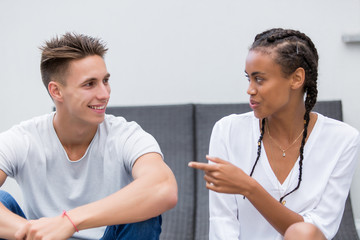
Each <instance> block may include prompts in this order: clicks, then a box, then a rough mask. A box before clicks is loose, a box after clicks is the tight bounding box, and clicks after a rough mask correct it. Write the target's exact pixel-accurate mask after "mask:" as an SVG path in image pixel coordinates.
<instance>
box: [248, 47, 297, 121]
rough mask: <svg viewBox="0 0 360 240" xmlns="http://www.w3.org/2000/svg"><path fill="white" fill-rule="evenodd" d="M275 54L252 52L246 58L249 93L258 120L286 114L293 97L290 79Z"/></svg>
mask: <svg viewBox="0 0 360 240" xmlns="http://www.w3.org/2000/svg"><path fill="white" fill-rule="evenodd" d="M274 57H275V56H274V54H273V53H272V52H270V53H264V52H262V51H256V50H251V51H249V54H248V56H247V58H246V65H245V73H246V77H247V78H248V80H249V87H248V90H247V93H248V94H249V95H250V107H251V108H252V109H253V111H254V114H255V116H256V117H257V118H259V119H262V118H265V117H269V116H271V115H273V114H280V113H282V112H285V111H286V109H287V108H288V107H289V104H288V103H289V101H290V95H291V80H290V77H285V76H284V73H283V72H282V70H281V67H280V65H278V64H277V63H275V61H274Z"/></svg>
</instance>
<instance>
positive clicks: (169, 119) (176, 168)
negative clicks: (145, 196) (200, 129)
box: [107, 104, 195, 240]
mask: <svg viewBox="0 0 360 240" xmlns="http://www.w3.org/2000/svg"><path fill="white" fill-rule="evenodd" d="M107 113H108V114H113V115H115V116H123V117H124V118H126V120H128V121H135V122H137V123H138V124H139V125H140V126H141V127H142V128H143V129H144V130H145V131H147V132H148V133H150V134H151V135H153V136H154V137H155V138H156V140H157V141H158V143H159V145H160V148H161V150H162V152H163V154H164V160H165V162H166V163H167V164H168V166H169V167H170V168H171V169H172V171H173V172H174V175H175V177H176V180H177V183H178V190H179V192H178V204H177V205H176V207H175V208H174V209H171V210H170V211H167V212H165V213H164V214H163V225H162V233H161V239H174V240H177V239H179V240H183V239H193V234H194V196H195V195H194V192H195V185H194V181H195V175H194V174H195V170H193V169H190V168H189V167H188V166H187V163H188V162H189V161H193V160H194V137H193V131H194V126H193V106H192V105H190V104H188V105H171V106H141V107H140V106H139V107H108V108H107Z"/></svg>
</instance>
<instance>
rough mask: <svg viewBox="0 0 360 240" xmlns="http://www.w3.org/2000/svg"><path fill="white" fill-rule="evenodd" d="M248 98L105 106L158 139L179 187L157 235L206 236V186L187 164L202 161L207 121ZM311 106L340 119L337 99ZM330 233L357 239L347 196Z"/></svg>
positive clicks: (184, 239)
mask: <svg viewBox="0 0 360 240" xmlns="http://www.w3.org/2000/svg"><path fill="white" fill-rule="evenodd" d="M250 110H251V109H250V108H249V105H248V104H245V103H243V104H184V105H164V106H135V107H108V109H107V113H109V114H113V115H116V116H123V117H125V118H126V119H127V120H128V121H136V122H137V123H139V124H140V125H141V126H142V128H143V129H144V130H146V131H147V132H149V133H150V134H152V135H153V136H154V137H155V138H156V139H157V141H158V142H159V144H160V146H161V149H162V151H163V154H164V158H165V162H166V163H167V164H168V165H169V166H170V168H171V169H172V170H173V172H174V174H175V177H176V179H177V182H178V187H179V200H178V204H177V206H176V207H175V208H174V209H172V210H170V211H168V212H166V213H164V214H163V231H162V234H161V239H162V240H193V239H194V240H205V239H208V230H209V222H208V217H209V214H208V205H209V203H208V190H207V189H206V188H205V182H204V180H203V173H202V172H201V171H195V170H193V169H191V168H189V167H188V166H187V164H188V162H190V161H199V162H205V161H206V160H205V155H206V154H207V153H208V144H209V139H210V134H211V131H212V127H213V125H214V124H215V122H216V121H217V120H219V119H220V118H222V117H224V116H226V115H229V114H231V113H244V112H247V111H250ZM314 111H317V112H319V113H322V114H323V115H325V116H329V117H331V118H335V119H338V120H342V106H341V101H323V102H318V103H317V105H316V106H315V109H314ZM334 239H337V240H340V239H346V240H358V239H359V237H358V235H357V232H356V228H355V224H354V218H353V213H352V207H351V202H350V198H348V199H347V202H346V208H345V212H344V216H343V219H342V222H341V226H340V229H339V232H338V234H337V235H336V237H335V238H334Z"/></svg>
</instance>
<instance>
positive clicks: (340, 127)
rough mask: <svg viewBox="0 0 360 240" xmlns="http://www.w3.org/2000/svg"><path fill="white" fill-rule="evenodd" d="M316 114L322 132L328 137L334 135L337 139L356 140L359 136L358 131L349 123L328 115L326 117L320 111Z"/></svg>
mask: <svg viewBox="0 0 360 240" xmlns="http://www.w3.org/2000/svg"><path fill="white" fill-rule="evenodd" d="M317 114H318V120H319V123H320V125H321V129H322V131H321V132H322V134H324V135H327V136H328V137H336V138H338V139H341V138H344V139H347V140H350V139H353V140H357V139H359V138H360V135H359V131H358V130H357V129H356V128H354V127H352V126H351V125H349V124H347V123H345V122H342V121H339V120H336V119H333V118H330V117H326V116H324V115H322V114H320V113H317ZM357 141H359V140H357Z"/></svg>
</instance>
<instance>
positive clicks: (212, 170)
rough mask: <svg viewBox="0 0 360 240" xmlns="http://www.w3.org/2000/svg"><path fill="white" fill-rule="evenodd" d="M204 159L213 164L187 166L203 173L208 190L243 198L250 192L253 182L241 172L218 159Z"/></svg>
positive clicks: (190, 164)
mask: <svg viewBox="0 0 360 240" xmlns="http://www.w3.org/2000/svg"><path fill="white" fill-rule="evenodd" d="M206 159H207V160H209V161H210V162H212V163H213V164H211V163H210V164H208V163H200V162H190V163H189V165H188V166H189V167H192V168H196V169H199V170H203V171H204V173H205V176H204V179H205V181H206V187H207V188H208V189H210V190H212V191H215V192H220V193H232V194H242V195H244V196H246V195H247V194H249V193H250V192H251V189H252V186H253V182H254V180H253V178H251V177H250V176H249V175H247V174H246V173H244V171H243V170H241V169H240V168H238V167H236V166H235V165H233V164H231V163H229V162H227V161H225V160H222V159H220V158H216V157H210V156H206Z"/></svg>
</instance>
